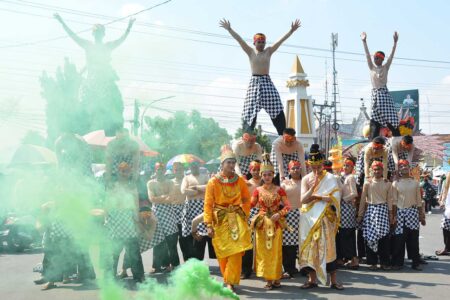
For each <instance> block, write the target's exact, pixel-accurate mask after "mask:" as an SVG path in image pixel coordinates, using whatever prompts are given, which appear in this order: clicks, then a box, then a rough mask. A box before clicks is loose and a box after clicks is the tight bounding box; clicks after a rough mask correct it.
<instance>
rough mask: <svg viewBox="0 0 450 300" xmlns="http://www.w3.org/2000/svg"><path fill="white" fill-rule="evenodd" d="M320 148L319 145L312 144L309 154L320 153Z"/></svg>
mask: <svg viewBox="0 0 450 300" xmlns="http://www.w3.org/2000/svg"><path fill="white" fill-rule="evenodd" d="M319 149H320V146H319V144H312V145H311V148H310V149H309V152H311V153H317V152H319Z"/></svg>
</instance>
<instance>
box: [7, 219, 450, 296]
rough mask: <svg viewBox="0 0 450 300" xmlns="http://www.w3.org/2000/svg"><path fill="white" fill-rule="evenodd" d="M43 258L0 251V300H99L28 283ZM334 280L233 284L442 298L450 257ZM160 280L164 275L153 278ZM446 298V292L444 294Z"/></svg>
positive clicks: (433, 245)
mask: <svg viewBox="0 0 450 300" xmlns="http://www.w3.org/2000/svg"><path fill="white" fill-rule="evenodd" d="M440 219H441V216H440V214H438V213H437V212H435V214H433V215H428V216H427V223H428V224H427V226H425V227H423V228H422V229H421V239H420V247H421V252H423V253H424V254H425V255H431V254H433V253H434V251H435V250H436V249H438V248H441V247H442V246H443V242H442V231H441V230H440V228H439V223H440ZM41 260H42V253H39V252H37V253H33V252H26V253H23V254H6V253H0V267H1V271H0V274H1V275H0V279H1V280H0V299H9V300H12V299H14V300H15V299H27V300H29V299H33V300H41V299H42V300H44V299H45V300H48V299H64V300H72V299H86V300H91V299H99V290H98V288H97V287H96V286H80V285H74V284H69V285H62V284H58V286H59V287H58V288H57V289H53V290H50V291H41V290H40V287H39V286H36V285H34V284H33V282H32V281H33V280H34V279H36V278H38V274H37V273H33V272H32V268H33V266H34V265H36V263H38V262H40V261H41ZM151 261H152V255H151V251H150V252H149V253H146V254H145V255H144V266H145V268H146V270H148V269H149V268H150V266H151ZM208 263H209V265H210V268H211V271H212V275H213V276H215V277H217V278H218V280H221V278H220V274H219V270H218V267H217V261H215V260H209V261H208ZM338 276H339V279H340V280H341V281H342V282H343V283H344V285H345V287H346V289H345V290H344V291H342V292H337V291H334V290H331V289H329V288H327V287H319V288H317V289H313V290H309V291H302V290H300V289H299V286H300V284H302V283H303V282H304V281H305V279H306V278H305V277H301V276H299V277H298V278H295V279H291V280H284V281H282V284H283V287H282V288H281V289H277V290H273V291H265V290H264V289H263V288H262V287H263V285H264V282H263V281H262V280H260V279H257V278H252V279H249V280H244V281H242V282H241V285H240V286H239V287H238V294H239V296H240V298H241V299H345V300H348V299H358V300H360V299H361V297H363V298H364V300H366V299H375V298H380V297H382V298H401V299H439V298H441V299H444V298H443V297H444V296H448V294H449V293H450V257H440V260H439V261H429V264H428V265H426V266H424V270H423V271H422V272H417V271H413V270H411V269H410V268H409V267H406V268H405V269H403V270H401V271H395V272H394V271H391V272H377V271H369V270H368V269H367V267H366V266H363V267H362V268H360V270H358V271H350V270H340V271H339V273H338ZM157 279H158V280H159V281H162V282H164V281H165V278H157ZM126 283H127V286H128V290H129V291H130V292H129V293H131V294H133V293H134V292H133V289H134V287H133V284H132V283H131V282H130V281H127V282H126ZM445 298H446V297H445Z"/></svg>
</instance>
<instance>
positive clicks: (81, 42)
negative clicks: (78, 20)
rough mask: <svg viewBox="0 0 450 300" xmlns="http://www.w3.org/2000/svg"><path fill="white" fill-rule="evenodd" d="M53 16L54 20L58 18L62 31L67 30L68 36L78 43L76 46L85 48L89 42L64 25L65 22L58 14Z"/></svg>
mask: <svg viewBox="0 0 450 300" xmlns="http://www.w3.org/2000/svg"><path fill="white" fill-rule="evenodd" d="M53 16H54V17H55V19H56V20H58V22H59V23H61V25H62V27H63V29H64V31H65V32H67V34H68V35H69V37H70V38H71V39H72V40H74V41H75V43H77V44H78V46H80V47H81V48H86V47H87V46H88V45H89V43H90V42H89V41H88V40H85V39H82V38H80V37H79V36H78V35H77V34H76V33H75V32H73V31H72V29H70V28H69V26H67V25H66V23H65V22H64V20H63V19H62V18H61V16H60V15H59V14H57V13H56V14H54V15H53Z"/></svg>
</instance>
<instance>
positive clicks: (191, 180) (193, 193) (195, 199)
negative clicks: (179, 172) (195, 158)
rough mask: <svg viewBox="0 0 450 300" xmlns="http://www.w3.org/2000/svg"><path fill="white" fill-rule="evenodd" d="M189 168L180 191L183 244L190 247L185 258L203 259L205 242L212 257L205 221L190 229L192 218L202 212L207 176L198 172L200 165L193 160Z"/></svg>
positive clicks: (212, 252)
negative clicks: (182, 210) (182, 209)
mask: <svg viewBox="0 0 450 300" xmlns="http://www.w3.org/2000/svg"><path fill="white" fill-rule="evenodd" d="M190 169H191V174H189V175H187V176H185V177H184V179H183V182H182V184H181V192H182V193H183V194H185V195H186V203H185V210H184V212H183V220H182V224H181V226H182V236H183V244H185V245H186V247H187V248H190V250H186V251H187V252H188V253H187V254H186V258H187V259H189V258H192V257H194V258H197V259H199V260H203V258H204V257H205V247H206V244H208V252H209V256H210V258H214V251H213V247H212V242H211V238H210V237H208V233H207V231H206V225H205V223H200V224H199V225H198V226H197V228H196V229H195V230H192V220H193V219H194V218H195V217H197V216H198V215H200V214H201V213H203V207H204V199H205V190H206V184H207V183H208V180H209V178H208V176H207V175H206V174H202V173H200V166H199V164H198V163H197V162H193V163H192V164H191V166H190ZM192 233H194V235H193V234H192Z"/></svg>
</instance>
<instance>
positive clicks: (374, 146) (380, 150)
mask: <svg viewBox="0 0 450 300" xmlns="http://www.w3.org/2000/svg"><path fill="white" fill-rule="evenodd" d="M385 145H386V140H385V139H384V138H383V137H381V136H378V137H376V138H374V139H373V140H372V142H371V143H369V144H368V145H367V146H366V147H365V148H364V178H365V181H367V180H368V179H369V178H371V177H372V176H371V173H370V167H371V166H372V162H373V161H374V160H378V161H381V162H382V163H383V166H384V168H383V178H384V179H387V178H388V167H387V166H388V155H389V150H388V149H387V148H386V147H385Z"/></svg>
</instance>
